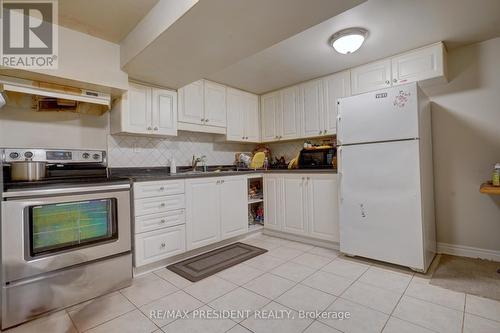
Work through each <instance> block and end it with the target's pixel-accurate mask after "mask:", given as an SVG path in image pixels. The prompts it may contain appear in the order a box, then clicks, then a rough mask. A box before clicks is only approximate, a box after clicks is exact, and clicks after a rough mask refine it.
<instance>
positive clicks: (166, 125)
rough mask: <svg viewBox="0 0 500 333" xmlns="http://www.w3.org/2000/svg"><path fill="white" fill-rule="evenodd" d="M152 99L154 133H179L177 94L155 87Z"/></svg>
mask: <svg viewBox="0 0 500 333" xmlns="http://www.w3.org/2000/svg"><path fill="white" fill-rule="evenodd" d="M152 101H153V102H152V118H153V133H156V134H160V135H177V94H176V93H175V92H172V91H168V90H162V89H156V88H153V91H152Z"/></svg>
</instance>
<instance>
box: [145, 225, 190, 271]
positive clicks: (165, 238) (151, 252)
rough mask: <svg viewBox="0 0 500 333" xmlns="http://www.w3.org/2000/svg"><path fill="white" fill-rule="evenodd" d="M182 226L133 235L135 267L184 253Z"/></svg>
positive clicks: (184, 233)
mask: <svg viewBox="0 0 500 333" xmlns="http://www.w3.org/2000/svg"><path fill="white" fill-rule="evenodd" d="M185 235H186V230H185V226H184V225H178V226H175V227H170V228H163V229H160V230H155V231H150V232H144V233H140V234H137V235H135V266H136V267H139V266H142V265H147V264H150V263H153V262H155V261H158V260H161V259H165V258H168V257H171V256H174V255H177V254H181V253H183V252H185V251H186V240H185Z"/></svg>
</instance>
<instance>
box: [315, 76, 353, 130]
mask: <svg viewBox="0 0 500 333" xmlns="http://www.w3.org/2000/svg"><path fill="white" fill-rule="evenodd" d="M323 89H324V93H323V97H324V110H323V120H322V122H321V123H322V124H323V135H333V134H336V133H337V108H338V104H337V100H338V99H339V98H341V97H347V96H350V95H351V76H350V72H349V71H344V72H340V73H337V74H333V75H330V76H327V77H325V78H323Z"/></svg>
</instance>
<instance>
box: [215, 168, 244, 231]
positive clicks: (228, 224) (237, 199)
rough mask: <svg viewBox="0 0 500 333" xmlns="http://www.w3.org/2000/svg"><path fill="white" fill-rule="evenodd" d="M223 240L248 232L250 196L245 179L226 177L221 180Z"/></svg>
mask: <svg viewBox="0 0 500 333" xmlns="http://www.w3.org/2000/svg"><path fill="white" fill-rule="evenodd" d="M220 182H221V183H220V185H219V187H220V202H221V239H226V238H230V237H234V236H237V235H241V234H243V233H245V232H247V231H248V214H247V212H248V199H247V197H248V195H247V180H246V178H245V177H224V178H222V179H221V180H220Z"/></svg>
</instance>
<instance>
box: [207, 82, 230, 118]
mask: <svg viewBox="0 0 500 333" xmlns="http://www.w3.org/2000/svg"><path fill="white" fill-rule="evenodd" d="M204 82H205V118H204V122H205V125H210V126H219V127H226V87H225V86H223V85H221V84H218V83H214V82H210V81H206V80H204Z"/></svg>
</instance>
